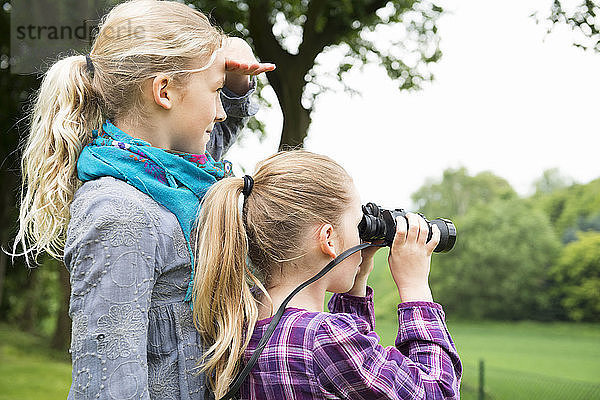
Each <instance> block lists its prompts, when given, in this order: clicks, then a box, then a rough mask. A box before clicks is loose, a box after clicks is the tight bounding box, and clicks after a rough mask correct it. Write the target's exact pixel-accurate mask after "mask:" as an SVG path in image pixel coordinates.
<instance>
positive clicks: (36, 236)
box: [13, 0, 226, 261]
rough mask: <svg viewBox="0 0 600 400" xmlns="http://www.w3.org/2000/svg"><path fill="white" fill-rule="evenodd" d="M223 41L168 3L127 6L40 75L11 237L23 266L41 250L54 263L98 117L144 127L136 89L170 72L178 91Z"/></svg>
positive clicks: (192, 13)
mask: <svg viewBox="0 0 600 400" xmlns="http://www.w3.org/2000/svg"><path fill="white" fill-rule="evenodd" d="M225 38H226V36H225V35H224V34H223V32H222V31H221V30H220V29H219V28H217V27H215V26H213V25H211V23H210V21H209V20H208V18H207V17H206V16H205V15H204V14H202V13H201V12H199V11H196V10H194V9H192V8H190V7H188V6H186V5H185V4H181V3H179V2H176V1H157V0H131V1H128V2H125V3H122V4H119V5H117V6H115V7H114V8H113V9H112V10H111V11H110V12H109V13H108V14H106V15H105V16H104V17H103V18H102V20H101V22H100V24H99V31H98V35H97V37H96V38H95V40H94V43H93V45H92V49H91V51H90V58H91V60H92V63H93V66H94V73H93V76H92V75H91V74H90V72H89V71H88V70H87V68H86V65H87V64H86V58H85V56H83V55H73V56H69V57H66V58H64V59H61V60H59V61H57V62H56V63H55V64H54V65H52V67H51V68H50V69H49V70H48V71H47V72H46V73H45V75H44V77H43V80H42V83H41V86H40V89H39V90H38V92H37V93H36V96H35V99H34V101H33V106H32V107H31V109H30V112H29V116H28V117H29V125H30V132H29V137H28V139H27V142H26V145H25V149H24V152H23V158H22V163H21V169H22V188H21V189H22V190H21V208H20V214H19V224H20V226H19V231H18V233H17V236H16V239H15V243H14V247H13V253H16V248H17V246H18V244H20V245H21V246H22V248H23V251H24V254H25V255H26V259H27V261H28V255H29V254H33V256H34V258H37V256H38V255H39V254H40V253H41V252H42V251H46V252H47V253H48V254H50V255H51V256H53V257H56V258H62V257H63V251H64V243H65V238H66V228H67V225H68V222H69V219H70V213H69V206H70V204H71V202H72V199H73V196H74V193H75V191H76V190H77V188H78V186H79V184H80V182H79V181H78V179H77V174H76V165H77V159H78V157H79V154H80V152H81V149H82V148H83V146H85V145H86V144H87V143H88V142H89V140H90V139H91V131H92V129H98V128H99V127H100V125H101V124H102V121H103V119H104V118H108V119H111V120H113V121H114V120H119V121H127V122H128V123H130V124H132V125H140V124H148V111H149V110H148V109H147V107H146V105H145V104H144V100H143V96H142V85H143V83H144V81H145V80H146V79H148V78H151V77H153V76H155V75H156V74H157V73H164V74H167V75H169V74H170V73H171V74H172V82H173V85H174V86H177V87H180V88H183V89H184V90H185V83H186V82H187V78H189V74H188V73H179V74H176V73H175V72H177V71H179V70H182V69H192V68H195V67H197V66H198V65H197V63H198V62H199V61H201V62H206V61H208V60H209V59H210V57H211V55H212V54H213V53H214V52H215V51H216V50H217V49H218V48H220V47H221V46H222V44H223V41H224V39H225Z"/></svg>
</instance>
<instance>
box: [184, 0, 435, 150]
mask: <svg viewBox="0 0 600 400" xmlns="http://www.w3.org/2000/svg"><path fill="white" fill-rule="evenodd" d="M191 4H192V5H193V6H195V7H197V8H199V9H200V10H202V11H203V12H206V13H208V14H210V15H211V16H212V17H213V18H214V19H215V20H216V22H217V24H218V25H220V26H222V27H223V28H224V30H225V32H227V33H230V34H234V35H238V36H242V37H243V38H245V39H246V40H248V42H250V43H251V44H252V45H253V46H254V50H255V52H256V54H257V55H258V57H259V58H260V59H261V61H265V62H274V63H275V64H276V65H277V69H276V70H275V71H273V72H270V73H268V74H267V78H268V80H269V83H270V84H271V86H272V87H273V89H274V91H275V93H276V94H277V98H278V100H279V104H280V105H281V109H282V111H283V116H284V118H283V121H284V122H283V133H282V137H281V141H280V144H279V147H280V148H283V147H287V146H291V147H295V146H301V145H302V143H303V141H304V138H305V137H306V134H307V131H308V127H309V125H310V122H311V117H310V116H311V112H312V110H313V104H314V101H315V98H316V97H317V96H318V94H319V93H322V92H323V91H324V90H326V89H327V88H326V87H324V86H323V85H322V84H321V79H319V78H320V77H319V78H318V77H317V73H316V72H315V66H318V60H317V56H318V55H319V54H321V53H323V52H324V51H326V50H327V49H328V48H330V47H332V46H339V47H340V48H341V49H343V51H344V52H345V54H344V56H343V57H342V58H341V59H340V61H339V67H338V68H337V76H338V78H339V80H340V81H341V82H342V84H344V81H343V76H344V73H345V72H347V71H348V70H350V69H351V68H353V67H354V66H360V67H362V66H364V65H365V64H366V63H369V62H378V63H381V65H382V66H383V67H385V69H386V71H387V73H388V75H389V76H390V78H392V79H394V80H395V81H396V82H397V84H398V86H399V88H400V89H417V88H419V87H420V86H421V84H422V83H423V82H424V81H428V80H431V79H432V78H433V76H432V74H431V73H430V72H429V71H428V68H427V66H428V64H429V63H432V62H436V61H437V60H438V59H439V58H440V56H441V52H440V50H439V46H438V43H439V37H438V35H437V27H436V23H437V19H438V17H439V16H440V14H441V13H442V9H441V8H440V7H438V6H437V5H435V4H433V3H432V2H430V1H428V0H394V1H389V0H318V1H317V0H313V1H310V0H277V1H271V0H254V1H248V0H240V1H231V0H220V1H213V0H210V1H209V0H194V1H192V2H191ZM383 25H393V26H395V27H397V28H399V29H398V30H396V31H394V32H391V31H388V32H387V40H389V42H388V43H387V46H383V45H382V43H375V40H374V31H375V30H376V29H377V28H380V27H382V26H383ZM392 35H394V36H392ZM295 37H299V38H300V40H299V45H298V46H297V48H296V46H295V45H293V44H291V41H292V40H293V39H294V38H295ZM379 38H381V35H379ZM344 88H345V90H347V91H349V92H352V89H351V88H349V87H348V86H347V85H345V84H344Z"/></svg>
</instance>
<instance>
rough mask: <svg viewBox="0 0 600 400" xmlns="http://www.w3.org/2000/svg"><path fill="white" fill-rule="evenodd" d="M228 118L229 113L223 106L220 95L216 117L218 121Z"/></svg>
mask: <svg viewBox="0 0 600 400" xmlns="http://www.w3.org/2000/svg"><path fill="white" fill-rule="evenodd" d="M225 119H227V114H226V113H225V109H224V108H223V103H222V102H221V96H219V97H218V100H217V115H216V117H215V121H216V122H223V121H225Z"/></svg>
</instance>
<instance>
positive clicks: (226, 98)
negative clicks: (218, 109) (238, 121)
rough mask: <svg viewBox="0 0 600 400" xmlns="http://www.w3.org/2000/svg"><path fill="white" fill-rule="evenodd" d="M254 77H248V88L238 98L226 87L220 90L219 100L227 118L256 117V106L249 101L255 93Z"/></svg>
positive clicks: (255, 80) (255, 79)
mask: <svg viewBox="0 0 600 400" xmlns="http://www.w3.org/2000/svg"><path fill="white" fill-rule="evenodd" d="M256 82H257V78H256V75H253V76H251V77H250V88H249V89H248V91H247V92H246V94H244V95H242V96H240V95H238V94H237V93H235V92H233V91H231V90H229V89H228V88H227V87H226V86H224V87H223V89H222V90H221V100H222V101H223V108H224V109H225V113H226V114H227V116H231V117H237V118H244V117H251V116H253V115H256V113H257V112H258V105H257V104H255V103H254V102H252V101H251V99H250V97H251V96H252V93H254V92H255V91H256V84H257V83H256Z"/></svg>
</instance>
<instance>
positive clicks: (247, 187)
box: [242, 175, 254, 200]
mask: <svg viewBox="0 0 600 400" xmlns="http://www.w3.org/2000/svg"><path fill="white" fill-rule="evenodd" d="M253 187H254V179H252V177H251V176H250V175H244V189H243V190H242V193H243V194H244V200H245V199H246V198H247V197H248V196H250V192H252V188H253Z"/></svg>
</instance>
